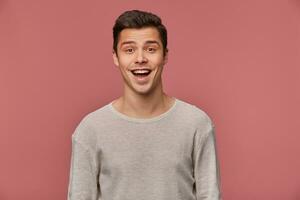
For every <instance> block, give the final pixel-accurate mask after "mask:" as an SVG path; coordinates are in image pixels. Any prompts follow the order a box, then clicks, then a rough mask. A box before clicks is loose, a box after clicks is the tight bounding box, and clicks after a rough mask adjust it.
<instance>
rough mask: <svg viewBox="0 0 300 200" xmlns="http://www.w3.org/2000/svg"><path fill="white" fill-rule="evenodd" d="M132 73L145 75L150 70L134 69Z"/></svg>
mask: <svg viewBox="0 0 300 200" xmlns="http://www.w3.org/2000/svg"><path fill="white" fill-rule="evenodd" d="M133 72H134V73H147V72H150V70H148V69H136V70H133Z"/></svg>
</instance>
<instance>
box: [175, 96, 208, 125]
mask: <svg viewBox="0 0 300 200" xmlns="http://www.w3.org/2000/svg"><path fill="white" fill-rule="evenodd" d="M180 104H181V106H180V107H181V108H180V109H181V110H180V113H181V115H182V117H183V118H184V119H186V120H187V121H190V122H191V123H192V125H193V126H195V127H196V128H197V129H201V130H210V129H212V128H213V127H214V122H213V119H212V117H211V116H210V115H209V114H208V112H207V111H205V110H204V109H203V108H202V107H200V106H198V105H196V104H194V103H190V102H187V101H184V100H181V99H180Z"/></svg>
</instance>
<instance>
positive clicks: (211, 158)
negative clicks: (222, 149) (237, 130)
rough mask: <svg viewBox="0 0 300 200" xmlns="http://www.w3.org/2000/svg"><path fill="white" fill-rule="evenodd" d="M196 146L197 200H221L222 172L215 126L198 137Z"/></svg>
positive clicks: (195, 175) (195, 174)
mask: <svg viewBox="0 0 300 200" xmlns="http://www.w3.org/2000/svg"><path fill="white" fill-rule="evenodd" d="M196 140H197V141H196V142H195V147H194V155H193V159H194V177H195V187H196V197H197V198H196V199H197V200H221V191H220V172H219V163H218V158H217V151H216V140H215V133H214V126H213V125H212V126H211V127H210V129H209V131H208V132H206V133H205V134H203V135H201V136H200V134H199V135H198V137H196Z"/></svg>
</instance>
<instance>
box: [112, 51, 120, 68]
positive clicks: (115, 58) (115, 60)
mask: <svg viewBox="0 0 300 200" xmlns="http://www.w3.org/2000/svg"><path fill="white" fill-rule="evenodd" d="M113 61H114V63H115V65H116V66H117V67H119V60H118V56H117V54H116V52H115V51H114V50H113Z"/></svg>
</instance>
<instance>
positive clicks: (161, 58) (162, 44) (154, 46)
mask: <svg viewBox="0 0 300 200" xmlns="http://www.w3.org/2000/svg"><path fill="white" fill-rule="evenodd" d="M113 35H114V46H113V60H114V63H115V65H116V66H117V67H118V68H119V69H120V71H121V75H122V77H123V80H124V83H125V91H124V93H125V94H126V95H135V94H139V95H152V94H153V93H161V90H162V80H161V75H162V71H163V66H164V65H165V64H166V62H167V58H168V49H167V31H166V28H165V27H164V25H162V23H161V20H160V18H159V17H157V16H156V15H154V14H152V13H148V12H144V11H138V10H132V11H126V12H124V13H123V14H122V15H120V16H119V17H118V18H117V20H116V23H115V25H114V28H113Z"/></svg>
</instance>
